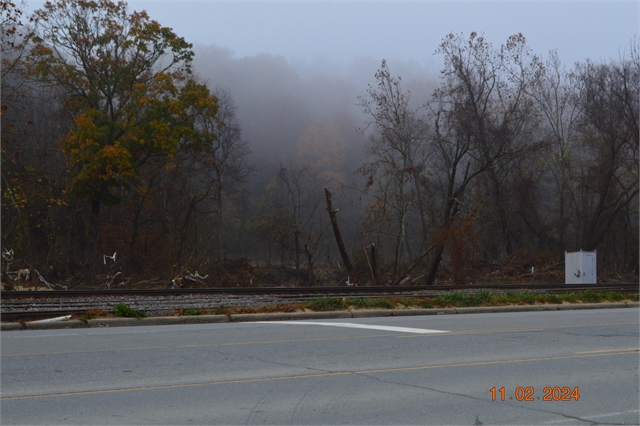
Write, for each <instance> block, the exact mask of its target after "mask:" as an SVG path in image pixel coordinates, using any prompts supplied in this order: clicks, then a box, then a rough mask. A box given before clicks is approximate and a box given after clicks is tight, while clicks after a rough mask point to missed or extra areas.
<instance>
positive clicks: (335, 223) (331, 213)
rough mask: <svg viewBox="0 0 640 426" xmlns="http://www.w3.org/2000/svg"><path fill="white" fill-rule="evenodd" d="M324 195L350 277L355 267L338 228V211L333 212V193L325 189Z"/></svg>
mask: <svg viewBox="0 0 640 426" xmlns="http://www.w3.org/2000/svg"><path fill="white" fill-rule="evenodd" d="M324 195H325V197H326V198H327V211H328V212H329V218H330V219H331V226H332V227H333V234H334V235H335V237H336V243H337V244H338V250H339V251H340V256H342V262H343V263H344V266H345V268H347V272H348V273H349V276H352V274H353V266H352V265H351V260H349V255H348V254H347V250H346V249H345V247H344V242H343V241H342V234H341V233H340V228H339V227H338V219H337V218H336V212H337V211H338V210H333V207H332V205H331V193H330V192H329V190H328V189H327V188H326V187H325V188H324Z"/></svg>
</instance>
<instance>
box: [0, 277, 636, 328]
mask: <svg viewBox="0 0 640 426" xmlns="http://www.w3.org/2000/svg"><path fill="white" fill-rule="evenodd" d="M488 290H490V291H493V292H508V291H531V292H545V293H564V292H572V291H583V290H594V291H617V292H625V293H627V292H635V293H637V292H638V284H637V283H627V284H598V285H584V286H578V285H566V284H563V285H549V284H529V285H523V284H502V285H491V286H479V285H473V286H469V285H467V286H428V287H426V286H404V287H355V286H353V287H306V288H305V287H295V288H280V287H276V288H217V289H175V290H82V291H77V290H76V291H74V290H71V291H20V292H2V293H1V297H2V310H1V314H0V317H1V319H2V320H3V321H15V320H24V321H27V320H32V319H41V318H49V317H55V316H62V315H70V314H71V315H73V314H77V315H79V314H85V313H86V312H87V310H89V309H94V310H98V311H100V310H102V311H107V312H110V311H112V310H113V307H114V306H116V305H117V304H119V303H125V304H127V305H128V306H130V307H132V308H134V309H137V310H142V311H145V312H148V313H149V314H152V315H163V314H167V313H171V312H175V311H177V310H188V309H207V310H212V309H215V308H219V307H260V306H273V305H277V304H290V303H300V302H305V301H308V300H311V299H315V298H318V297H360V298H376V297H421V298H426V297H436V296H438V295H440V294H442V293H447V292H451V291H464V292H469V293H476V292H480V291H488Z"/></svg>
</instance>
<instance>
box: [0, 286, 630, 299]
mask: <svg viewBox="0 0 640 426" xmlns="http://www.w3.org/2000/svg"><path fill="white" fill-rule="evenodd" d="M460 290H545V291H584V290H623V291H638V283H604V284H584V285H580V284H486V285H485V284H483V285H457V286H453V285H439V286H397V287H390V286H376V287H373V286H366V287H358V286H348V287H220V288H186V289H185V288H179V289H160V290H157V289H155V290H145V289H126V290H125V289H114V290H53V291H49V290H45V291H29V290H27V291H3V292H1V293H0V297H1V299H2V300H10V299H20V298H33V299H42V298H55V297H66V298H73V297H92V296H96V297H97V296H170V295H176V296H178V295H195V294H219V295H254V296H255V295H261V296H285V295H307V296H308V295H318V296H326V295H358V294H366V293H369V294H377V293H383V294H394V293H417V292H424V291H460Z"/></svg>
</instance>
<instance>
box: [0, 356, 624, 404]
mask: <svg viewBox="0 0 640 426" xmlns="http://www.w3.org/2000/svg"><path fill="white" fill-rule="evenodd" d="M632 353H634V352H629V351H626V350H622V352H609V353H599V354H595V353H590V354H581V355H578V354H576V355H565V356H553V357H546V358H525V359H509V360H501V361H479V362H469V363H462V364H442V365H421V366H415V367H398V368H383V369H375V370H355V371H332V372H327V373H318V374H300V375H291V376H280V377H262V378H253V379H236V380H221V381H211V382H200V383H179V384H173V385H158V386H144V387H132V388H117V389H102V390H93V391H78V392H65V393H51V394H41V395H23V396H9V397H3V398H0V401H15V400H21V399H38V398H55V397H63V396H78V395H98V394H105V393H118V392H135V391H152V390H161V389H177V388H188V387H199V386H216V385H229V384H242V383H258V382H270V381H276V380H294V379H311V378H319V377H332V376H346V375H358V374H378V373H389V372H399V371H416V370H433V369H440V368H459V367H475V366H480V365H500V364H515V363H523V362H540V361H556V360H565V359H576V358H589V357H604V356H613V355H628V354H632Z"/></svg>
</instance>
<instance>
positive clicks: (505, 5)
mask: <svg viewBox="0 0 640 426" xmlns="http://www.w3.org/2000/svg"><path fill="white" fill-rule="evenodd" d="M129 5H130V7H131V9H146V10H147V11H148V12H149V14H150V16H151V17H152V18H153V19H156V20H158V21H159V22H160V23H161V24H162V25H164V26H168V27H172V28H173V29H174V30H175V31H176V33H177V34H178V35H180V36H182V37H185V38H186V40H187V41H189V42H192V43H197V44H215V45H217V46H221V47H225V48H228V49H230V50H231V51H233V52H234V54H235V56H236V57H244V56H254V55H257V54H260V53H268V54H272V55H282V56H284V57H285V58H286V59H287V60H288V61H289V62H290V63H291V64H293V65H294V66H305V65H306V66H313V65H323V64H324V65H333V66H336V65H337V66H343V65H346V64H348V63H349V61H351V60H353V59H354V58H358V57H363V56H364V57H371V58H373V59H375V60H377V61H379V60H381V59H388V60H394V59H395V60H402V61H415V62H417V63H418V64H420V65H421V66H423V67H425V68H426V69H427V70H428V71H437V70H438V69H439V68H440V62H439V61H440V59H439V58H438V57H436V56H434V55H433V52H434V51H435V49H436V48H437V46H438V43H439V42H440V40H442V38H443V37H444V36H445V35H446V34H448V33H449V32H464V33H465V34H469V33H470V32H471V31H476V32H479V33H480V32H482V33H484V34H485V36H486V38H487V39H488V40H489V41H490V42H492V43H493V44H494V46H499V45H500V44H502V43H503V42H504V41H505V40H506V39H507V37H508V36H509V35H511V34H515V33H519V32H521V33H523V34H524V35H525V37H527V40H528V43H529V45H530V47H531V48H532V49H533V50H534V52H536V53H538V54H541V55H546V54H547V53H548V51H549V50H551V49H557V50H558V53H559V56H560V58H561V59H562V61H563V62H564V63H565V64H566V65H568V66H571V65H573V64H574V63H575V62H576V61H582V60H584V59H586V58H591V59H593V60H596V61H599V60H608V59H615V58H618V57H619V52H620V50H621V49H625V48H628V44H629V41H630V40H631V38H632V37H633V36H634V35H635V34H637V33H638V18H639V13H640V8H639V3H638V2H636V1H631V2H593V3H587V2H563V3H557V2H533V3H530V2H494V3H489V2H448V3H441V2H411V3H405V2H352V3H336V2H301V1H298V2H287V3H276V2H268V1H267V2H217V1H201V2H189V1H154V2H148V1H137V0H134V1H130V2H129Z"/></svg>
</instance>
